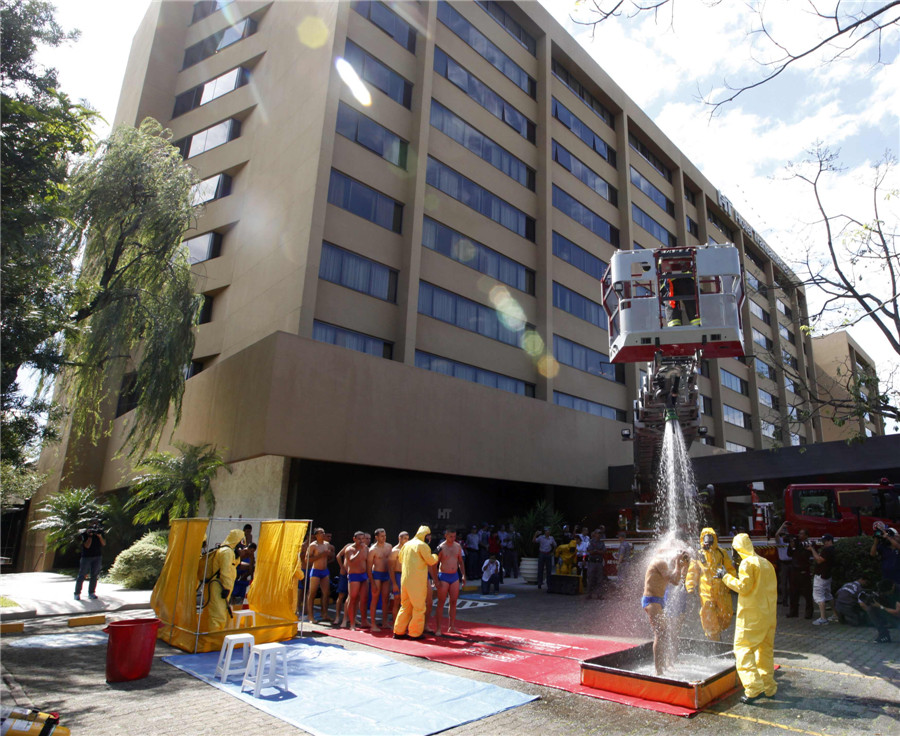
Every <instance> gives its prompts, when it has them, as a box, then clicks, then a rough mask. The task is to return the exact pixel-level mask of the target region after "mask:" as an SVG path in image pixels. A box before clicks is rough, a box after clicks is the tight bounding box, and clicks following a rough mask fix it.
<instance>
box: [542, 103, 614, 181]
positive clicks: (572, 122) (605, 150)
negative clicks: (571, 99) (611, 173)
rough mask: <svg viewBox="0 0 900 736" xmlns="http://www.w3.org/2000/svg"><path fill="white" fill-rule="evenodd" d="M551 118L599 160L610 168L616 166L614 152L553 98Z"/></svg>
mask: <svg viewBox="0 0 900 736" xmlns="http://www.w3.org/2000/svg"><path fill="white" fill-rule="evenodd" d="M553 117H555V118H556V119H557V120H559V122H561V123H562V124H563V125H565V126H566V127H567V128H568V129H569V130H571V131H572V132H573V133H574V134H575V135H577V136H578V137H579V138H581V140H582V141H584V143H585V144H587V146H588V147H589V148H590V149H591V150H593V151H594V152H595V153H596V154H597V155H598V156H600V158H602V159H605V160H606V161H607V162H609V164H610V165H611V166H615V165H616V152H615V151H614V150H613V149H612V148H611V147H610V146H609V145H608V144H607V142H606V141H604V140H603V139H602V138H601V137H600V136H599V135H597V134H596V133H595V132H594V131H593V130H591V128H590V127H589V126H588V125H587V124H586V123H584V122H582V121H581V120H580V119H579V118H577V117H576V116H575V115H574V114H573V113H572V112H571V111H570V110H569V108H567V107H566V106H565V105H563V104H562V103H561V102H560V101H559V100H557V99H556V98H555V97H554V98H553Z"/></svg>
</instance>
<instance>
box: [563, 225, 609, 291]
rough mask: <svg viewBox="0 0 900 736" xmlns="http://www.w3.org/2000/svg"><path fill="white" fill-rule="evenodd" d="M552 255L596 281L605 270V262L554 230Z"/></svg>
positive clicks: (601, 276)
mask: <svg viewBox="0 0 900 736" xmlns="http://www.w3.org/2000/svg"><path fill="white" fill-rule="evenodd" d="M553 255H555V256H556V257H557V258H559V259H560V260H563V261H565V262H566V263H569V264H571V265H573V266H575V268H577V269H578V270H579V271H584V273H586V274H587V275H588V276H591V277H593V278H595V279H597V281H600V280H601V279H602V278H603V274H604V273H605V272H606V268H607V264H606V263H604V262H603V261H601V260H600V259H599V258H597V256H595V255H592V254H590V253H588V252H587V251H586V250H585V249H584V248H582V247H581V246H579V245H575V243H573V242H572V241H571V240H569V239H568V238H564V237H563V236H562V235H560V234H559V233H558V232H556V231H554V232H553Z"/></svg>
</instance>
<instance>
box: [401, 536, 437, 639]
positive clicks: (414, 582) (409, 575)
mask: <svg viewBox="0 0 900 736" xmlns="http://www.w3.org/2000/svg"><path fill="white" fill-rule="evenodd" d="M430 534H431V529H429V528H428V527H427V526H424V525H423V526H420V527H419V531H417V532H416V536H415V537H414V538H413V539H410V540H409V541H408V542H407V543H406V544H404V545H403V547H401V549H400V565H401V572H400V611H399V613H397V620H396V621H394V638H395V639H406V638H408V639H421V638H422V637H423V636H424V635H425V598H426V596H427V594H428V574H429V572H430V573H431V576H432V577H434V570H435V569H436V568H435V566H436V565H437V561H438V557H437V555H435V554H433V553H432V551H431V547H429V546H428V542H427V541H426V538H427V537H428V536H429V535H430Z"/></svg>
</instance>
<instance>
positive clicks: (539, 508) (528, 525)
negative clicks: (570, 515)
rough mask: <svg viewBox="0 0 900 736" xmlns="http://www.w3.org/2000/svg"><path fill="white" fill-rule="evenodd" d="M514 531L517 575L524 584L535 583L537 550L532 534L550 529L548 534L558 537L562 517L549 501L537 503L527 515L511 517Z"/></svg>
mask: <svg viewBox="0 0 900 736" xmlns="http://www.w3.org/2000/svg"><path fill="white" fill-rule="evenodd" d="M511 523H512V526H513V528H514V529H515V530H516V554H517V555H519V574H520V575H521V576H522V577H523V578H525V582H528V583H536V582H537V563H538V557H537V556H538V550H537V543H536V542H535V541H534V533H535V532H536V531H542V530H543V529H544V527H545V526H549V527H550V533H551V534H553V535H554V536H556V535H558V534H559V533H560V531H561V529H562V523H563V515H562V513H561V512H560V511H557V510H556V509H554V508H553V504H551V503H550V502H549V501H546V500H544V501H538V502H537V503H536V504H535V505H534V506H532V507H531V509H529V510H528V512H527V513H525V514H522V515H521V516H516V517H513V519H512V522H511Z"/></svg>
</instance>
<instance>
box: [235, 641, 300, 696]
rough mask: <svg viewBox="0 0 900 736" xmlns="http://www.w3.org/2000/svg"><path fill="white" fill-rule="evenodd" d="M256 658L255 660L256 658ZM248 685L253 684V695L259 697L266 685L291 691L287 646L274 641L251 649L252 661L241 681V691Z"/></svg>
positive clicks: (248, 664)
mask: <svg viewBox="0 0 900 736" xmlns="http://www.w3.org/2000/svg"><path fill="white" fill-rule="evenodd" d="M254 658H255V660H254ZM247 685H252V686H253V697H254V698H258V697H259V691H260V690H262V689H263V688H264V687H279V688H281V689H282V690H285V691H286V692H290V691H291V690H290V687H289V686H288V677H287V647H286V646H284V644H278V643H276V642H273V643H271V644H259V645H257V646H255V647H253V649H251V650H250V661H249V662H247V669H246V671H245V672H244V680H243V682H241V692H244V688H245V687H247Z"/></svg>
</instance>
